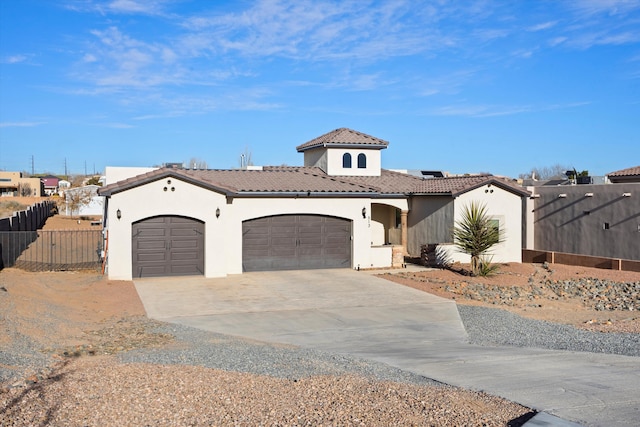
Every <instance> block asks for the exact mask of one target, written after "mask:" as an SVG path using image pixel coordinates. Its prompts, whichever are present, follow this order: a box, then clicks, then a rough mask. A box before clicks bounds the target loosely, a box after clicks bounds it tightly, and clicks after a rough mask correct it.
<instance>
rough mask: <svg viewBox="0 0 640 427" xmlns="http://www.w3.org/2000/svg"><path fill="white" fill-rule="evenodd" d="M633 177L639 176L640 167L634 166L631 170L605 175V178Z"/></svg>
mask: <svg viewBox="0 0 640 427" xmlns="http://www.w3.org/2000/svg"><path fill="white" fill-rule="evenodd" d="M635 175H640V166H634V167H632V168H627V169H622V170H619V171H615V172H611V173H609V174H607V176H635Z"/></svg>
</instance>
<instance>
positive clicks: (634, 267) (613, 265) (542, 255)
mask: <svg viewBox="0 0 640 427" xmlns="http://www.w3.org/2000/svg"><path fill="white" fill-rule="evenodd" d="M522 262H533V263H540V264H541V263H544V262H548V263H550V264H566V265H578V266H581V267H594V268H603V269H607V270H622V271H637V272H640V261H633V260H628V259H619V258H606V257H596V256H589V255H577V254H568V253H564V252H553V251H538V250H531V249H523V250H522Z"/></svg>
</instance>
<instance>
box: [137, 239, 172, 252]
mask: <svg viewBox="0 0 640 427" xmlns="http://www.w3.org/2000/svg"><path fill="white" fill-rule="evenodd" d="M136 247H137V248H138V249H156V250H158V249H162V250H164V248H165V241H164V240H138V241H137V243H136Z"/></svg>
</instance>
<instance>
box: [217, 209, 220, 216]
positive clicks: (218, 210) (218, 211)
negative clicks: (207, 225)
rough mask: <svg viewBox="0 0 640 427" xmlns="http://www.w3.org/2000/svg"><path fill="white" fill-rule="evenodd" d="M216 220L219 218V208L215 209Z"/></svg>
mask: <svg viewBox="0 0 640 427" xmlns="http://www.w3.org/2000/svg"><path fill="white" fill-rule="evenodd" d="M216 218H220V208H216Z"/></svg>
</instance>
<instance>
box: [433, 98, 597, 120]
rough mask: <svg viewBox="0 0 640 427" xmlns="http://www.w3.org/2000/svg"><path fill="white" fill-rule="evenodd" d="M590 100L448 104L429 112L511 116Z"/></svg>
mask: <svg viewBox="0 0 640 427" xmlns="http://www.w3.org/2000/svg"><path fill="white" fill-rule="evenodd" d="M589 104H590V102H573V103H568V104H551V105H542V106H536V105H512V106H500V105H450V106H444V107H440V108H436V109H434V110H432V111H431V112H430V113H429V114H430V115H434V116H463V117H478V118H482V117H497V116H511V115H515V114H524V113H533V112H540V111H552V110H564V109H571V108H578V107H583V106H586V105H589Z"/></svg>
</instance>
